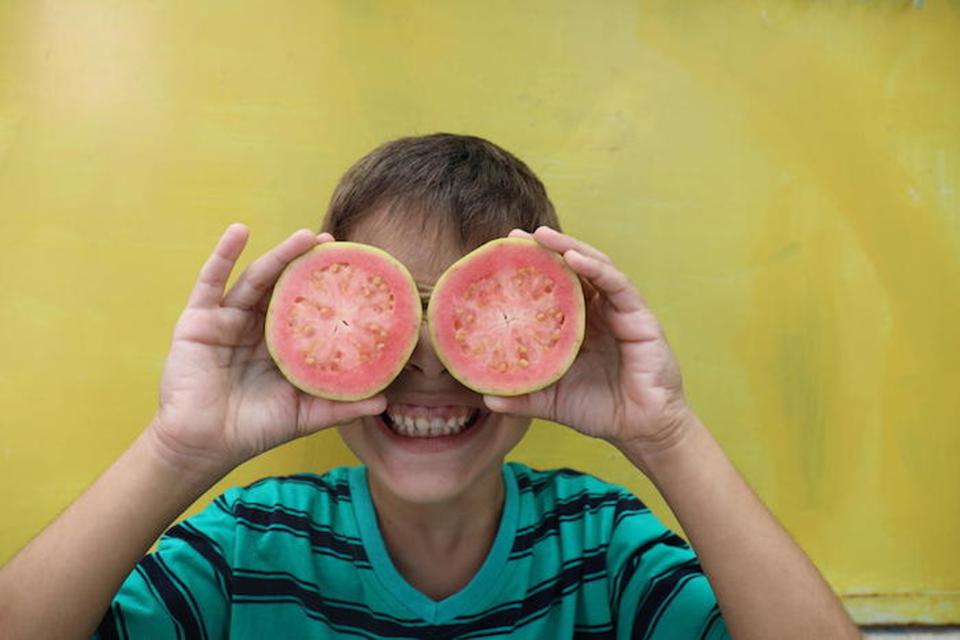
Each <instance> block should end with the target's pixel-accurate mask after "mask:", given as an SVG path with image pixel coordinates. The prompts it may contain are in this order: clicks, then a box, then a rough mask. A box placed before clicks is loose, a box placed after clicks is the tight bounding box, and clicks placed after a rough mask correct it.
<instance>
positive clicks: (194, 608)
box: [155, 553, 207, 640]
mask: <svg viewBox="0 0 960 640" xmlns="http://www.w3.org/2000/svg"><path fill="white" fill-rule="evenodd" d="M155 557H156V560H157V563H158V564H159V565H160V568H161V569H163V571H164V572H165V573H166V574H167V577H168V578H170V580H171V582H173V584H174V586H175V587H176V588H177V590H178V591H179V592H180V593H182V594H183V595H184V596H185V597H186V599H187V604H188V605H189V606H190V611H191V612H192V613H193V617H194V618H195V619H196V620H197V623H198V624H199V626H200V632H201V634H202V636H201V639H200V640H206V638H207V629H206V624H205V623H204V621H203V614H202V613H201V612H200V605H198V604H197V599H196V598H194V597H193V592H192V591H190V587H188V586H187V585H185V584H184V583H183V580H181V579H180V576H178V575H177V574H176V572H174V571H171V570H170V567H169V566H168V565H167V563H166V561H164V559H163V554H159V553H158V554H157V555H156V556H155Z"/></svg>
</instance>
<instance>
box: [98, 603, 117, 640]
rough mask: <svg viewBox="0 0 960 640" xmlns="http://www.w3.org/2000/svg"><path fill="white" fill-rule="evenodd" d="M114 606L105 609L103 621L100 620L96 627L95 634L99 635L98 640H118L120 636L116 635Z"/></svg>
mask: <svg viewBox="0 0 960 640" xmlns="http://www.w3.org/2000/svg"><path fill="white" fill-rule="evenodd" d="M115 606H117V604H116V603H115V604H113V605H111V606H110V608H109V609H107V612H106V613H105V614H104V616H103V619H102V620H100V624H99V625H98V626H97V634H99V636H100V640H120V634H119V633H117V620H116V614H115V612H114V607H115Z"/></svg>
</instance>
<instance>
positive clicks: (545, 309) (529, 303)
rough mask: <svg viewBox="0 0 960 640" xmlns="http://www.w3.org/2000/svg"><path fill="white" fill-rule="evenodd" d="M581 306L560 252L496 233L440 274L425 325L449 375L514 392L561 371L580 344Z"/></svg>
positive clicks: (484, 389)
mask: <svg viewBox="0 0 960 640" xmlns="http://www.w3.org/2000/svg"><path fill="white" fill-rule="evenodd" d="M584 310H585V306H584V298H583V289H582V287H581V285H580V279H579V278H578V277H577V275H576V274H575V273H574V272H573V271H572V270H571V269H570V268H569V267H568V266H567V265H566V263H565V262H564V261H563V258H562V257H561V256H560V255H559V254H558V253H556V252H554V251H550V250H548V249H545V248H544V247H542V246H540V245H539V244H538V243H537V242H535V241H533V240H529V239H527V238H501V239H499V240H493V241H491V242H488V243H486V244H484V245H483V246H481V247H479V248H478V249H475V250H474V251H472V252H470V253H468V254H467V255H466V256H464V257H463V258H461V259H460V260H458V261H457V262H455V263H453V265H451V266H450V268H449V269H447V271H446V272H444V274H443V275H442V276H441V277H440V279H439V280H438V281H437V284H436V285H435V286H434V289H433V293H432V295H431V297H430V304H429V306H428V308H427V325H428V328H429V331H430V338H431V341H432V342H433V348H434V351H435V352H436V354H437V356H438V357H439V358H440V360H441V362H443V364H444V366H446V368H447V371H449V372H450V374H451V375H452V376H453V377H454V378H456V379H457V380H459V381H460V382H461V383H462V384H463V385H464V386H466V387H469V388H470V389H473V390H474V391H477V392H479V393H485V394H490V395H499V396H515V395H521V394H524V393H530V392H533V391H537V390H539V389H543V388H544V387H546V386H548V385H550V384H552V383H554V382H556V381H557V380H558V379H560V377H561V376H563V374H564V373H565V372H566V371H567V369H568V368H569V367H570V365H571V364H572V363H573V361H574V359H575V358H576V356H577V353H578V352H579V350H580V345H581V343H582V342H583V335H584V330H585V326H586V319H585V311H584Z"/></svg>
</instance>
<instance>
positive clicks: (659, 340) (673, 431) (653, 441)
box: [484, 227, 691, 452]
mask: <svg viewBox="0 0 960 640" xmlns="http://www.w3.org/2000/svg"><path fill="white" fill-rule="evenodd" d="M510 235H511V236H513V237H532V238H533V239H534V240H536V241H537V242H539V243H540V244H541V245H543V246H544V247H546V248H548V249H552V250H553V251H556V252H557V253H559V254H561V255H562V256H563V258H564V261H565V262H566V263H567V265H569V266H570V268H571V269H572V270H573V271H574V272H575V273H577V274H578V275H579V276H580V278H581V281H582V282H583V285H584V286H583V289H584V298H585V299H586V305H587V310H586V312H587V313H586V318H587V328H586V334H585V336H584V341H583V346H582V347H581V349H580V353H579V355H578V356H577V358H576V360H575V361H574V362H573V365H572V366H571V367H570V369H569V370H568V371H567V372H566V374H564V376H563V377H562V378H561V379H560V380H558V381H557V382H555V383H554V384H552V385H550V386H549V387H547V388H545V389H542V390H540V391H536V392H534V393H531V394H528V395H523V396H515V397H499V396H484V402H485V403H486V404H487V406H488V407H489V408H490V409H491V410H492V411H496V412H498V413H510V414H515V415H523V416H530V417H535V418H544V419H547V420H552V421H553V422H559V423H561V424H565V425H567V426H569V427H572V428H573V429H575V430H577V431H580V432H581V433H585V434H587V435H589V436H594V437H597V438H602V439H604V440H607V441H609V442H610V443H611V444H613V445H614V446H616V447H618V448H621V449H622V448H624V447H625V446H630V447H631V448H634V449H635V450H640V451H651V452H652V451H656V450H658V449H660V448H662V447H668V446H670V445H671V444H672V443H673V442H675V440H676V439H677V438H678V437H679V436H682V431H683V429H684V428H685V425H686V423H687V419H688V417H689V416H690V414H691V412H690V410H689V408H688V406H687V403H686V399H685V397H684V395H683V384H682V379H681V376H680V368H679V366H678V365H677V361H676V358H674V356H673V352H672V351H671V350H670V346H669V345H668V344H667V339H666V337H665V336H664V334H663V330H662V329H661V328H660V324H659V323H658V322H657V319H656V318H655V317H654V315H653V313H652V312H651V311H650V309H649V308H648V307H647V305H646V303H645V302H644V300H643V298H642V297H641V295H640V292H639V291H637V288H636V287H635V286H634V285H633V283H632V282H630V280H629V278H627V276H626V275H624V273H623V272H621V271H620V270H618V269H617V268H616V267H615V266H614V265H613V262H611V260H610V258H608V257H607V256H606V255H604V254H603V253H601V252H600V251H598V250H597V249H594V248H593V247H591V246H589V245H587V244H586V243H584V242H581V241H579V240H576V239H574V238H572V237H570V236H568V235H565V234H562V233H560V232H558V231H555V230H553V229H550V228H548V227H540V228H538V229H537V230H536V231H535V232H534V233H533V234H529V233H526V232H524V231H520V230H516V229H515V230H514V231H512V232H511V233H510Z"/></svg>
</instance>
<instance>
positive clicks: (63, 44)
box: [0, 0, 960, 622]
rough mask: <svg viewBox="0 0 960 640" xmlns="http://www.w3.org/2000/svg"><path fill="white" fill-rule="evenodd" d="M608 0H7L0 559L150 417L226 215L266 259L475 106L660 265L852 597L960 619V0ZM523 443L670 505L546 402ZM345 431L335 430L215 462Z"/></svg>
mask: <svg viewBox="0 0 960 640" xmlns="http://www.w3.org/2000/svg"><path fill="white" fill-rule="evenodd" d="M918 5H919V6H918ZM721 6H722V7H723V8H722V9H721V8H720V7H721ZM596 7H597V5H595V4H593V3H583V2H562V3H560V2H544V3H522V6H520V7H517V6H515V3H505V2H495V3H467V2H462V3H440V2H436V3H429V4H428V3H383V4H378V3H373V2H341V3H333V2H323V3H318V2H313V1H303V2H288V3H282V4H280V5H278V4H277V3H274V2H266V1H253V0H251V1H243V2H241V1H239V0H238V1H234V2H206V3H192V2H186V1H175V2H174V1H171V2H146V1H145V0H96V1H91V2H82V3H81V2H72V1H70V0H47V1H34V0H6V1H5V2H3V3H0V296H2V297H0V300H2V303H0V487H2V490H0V495H2V497H3V502H4V509H3V514H4V515H3V517H2V518H0V560H4V559H6V558H8V557H9V556H10V555H11V554H12V553H14V551H15V550H16V549H17V548H19V547H20V546H21V545H23V544H24V543H25V542H26V541H27V540H28V539H29V537H30V536H31V535H32V534H33V533H35V532H36V531H38V530H39V529H40V528H41V527H42V526H43V525H44V524H45V523H46V522H48V521H49V520H50V519H51V518H53V517H54V516H55V515H56V514H57V513H58V512H59V511H60V510H61V509H62V508H63V507H64V506H65V505H66V504H67V503H68V502H69V501H70V500H71V499H72V498H73V497H74V496H76V495H77V494H78V493H79V492H80V491H82V489H83V488H84V487H85V486H86V485H87V484H88V483H89V482H91V480H92V479H93V478H94V477H95V476H96V475H97V474H98V473H99V472H100V471H102V470H103V469H104V468H105V467H106V466H107V465H109V464H110V462H111V461H112V460H113V459H114V458H115V457H116V456H117V455H118V454H119V453H120V452H121V451H122V450H123V449H124V448H125V447H126V446H127V445H128V444H129V443H130V442H131V441H132V440H133V439H134V437H135V436H136V434H137V433H138V432H139V431H140V430H141V429H142V428H143V426H144V425H145V424H146V422H147V421H148V420H149V418H150V417H151V415H152V411H153V409H154V407H155V402H156V384H157V380H158V377H159V373H160V368H161V365H162V362H163V358H164V355H165V351H166V348H167V344H168V340H169V335H170V331H171V328H172V326H173V323H174V320H175V318H176V317H177V315H178V313H179V311H180V309H181V306H182V305H183V303H184V300H185V298H186V294H187V292H188V290H189V288H190V285H191V283H192V280H193V278H194V274H195V272H196V270H197V268H198V267H199V265H200V263H201V262H202V260H203V258H204V256H205V255H206V253H207V252H208V250H209V248H210V246H211V244H212V242H213V241H214V240H215V238H216V237H217V235H218V234H219V232H220V231H221V230H222V228H223V227H224V226H225V225H226V224H227V223H229V222H231V221H234V220H241V221H244V222H246V223H247V224H249V225H250V226H251V227H252V229H253V239H252V243H251V247H250V251H249V252H248V256H247V257H246V259H247V260H249V259H250V257H251V256H253V255H256V254H257V253H259V252H262V251H263V250H265V249H266V248H268V247H269V246H271V245H272V244H274V243H275V242H277V241H278V240H280V239H281V238H282V237H284V236H285V235H286V234H287V233H288V232H289V231H291V230H292V229H295V228H297V227H300V226H303V225H317V224H318V223H319V220H320V216H321V214H322V212H323V210H324V208H325V204H326V200H327V198H328V197H329V194H330V192H331V189H332V187H333V185H334V183H335V181H336V180H337V178H338V176H339V175H340V173H341V172H342V171H343V170H344V169H346V167H347V166H348V165H349V164H350V163H351V162H352V161H353V160H355V159H356V158H358V157H359V156H360V155H361V154H362V153H364V152H366V151H367V150H369V149H370V148H372V147H373V146H374V145H376V144H378V143H379V142H382V141H383V140H385V139H388V138H391V137H395V136H399V135H403V134H411V133H426V132H432V131H437V130H449V131H458V132H471V133H476V134H479V135H483V136H486V137H489V138H491V139H493V140H495V141H497V142H499V143H500V144H502V145H504V146H506V147H507V148H509V149H512V150H513V151H515V152H516V153H517V154H518V155H520V156H521V157H523V158H525V159H526V160H527V161H528V162H529V163H530V164H531V165H532V166H533V167H534V169H535V170H536V171H538V172H539V173H540V175H541V176H542V177H543V179H544V181H545V182H546V183H547V186H548V188H549V190H550V192H551V194H552V196H553V198H554V201H555V202H556V203H557V205H558V207H559V209H560V211H561V214H562V217H563V219H564V220H565V223H566V225H567V228H568V229H569V230H571V231H572V232H573V233H575V234H577V235H579V236H582V237H583V238H585V239H587V240H588V241H591V242H593V243H595V244H597V245H598V246H600V247H602V248H603V249H604V250H605V251H607V252H608V253H610V254H611V255H612V256H613V257H614V258H615V260H617V261H618V263H619V264H620V265H621V266H622V267H623V268H624V269H626V270H627V271H628V272H629V274H630V275H631V276H632V277H633V278H635V280H636V281H637V282H638V283H639V285H640V287H641V288H642V290H643V291H644V293H645V294H646V295H647V297H648V298H649V300H650V302H651V304H652V305H653V306H654V309H655V311H656V312H657V313H658V315H659V316H660V318H661V320H662V321H663V323H664V325H665V326H666V328H667V330H668V334H669V336H670V338H671V341H672V344H673V345H674V347H675V349H676V351H677V353H678V356H679V358H680V360H681V363H682V365H683V369H684V372H685V376H686V384H687V388H688V393H689V396H690V398H691V399H692V401H693V402H694V404H695V407H696V408H697V410H698V411H699V412H700V414H701V415H702V417H703V418H704V420H705V421H706V422H707V424H708V425H709V426H710V427H711V428H712V430H713V431H714V433H715V434H716V436H717V437H718V439H719V440H720V441H721V443H722V444H723V445H724V447H725V448H726V450H727V451H728V453H729V454H730V455H731V457H732V458H733V459H734V460H735V462H736V464H737V465H738V466H739V468H740V469H741V470H742V471H743V473H744V474H745V475H746V476H747V477H748V479H749V480H750V481H751V482H752V484H753V485H754V486H755V487H756V488H757V490H758V492H759V493H760V495H761V496H762V497H763V499H764V500H765V501H766V502H767V504H768V505H769V506H770V508H771V509H772V510H773V511H774V512H775V513H776V514H777V515H778V516H779V517H780V518H781V519H782V521H783V522H784V523H785V524H786V526H787V527H788V528H789V529H790V530H791V532H793V534H794V535H795V536H796V537H797V539H798V540H799V541H800V543H801V544H802V545H803V547H804V548H805V549H806V550H807V551H808V552H809V553H810V555H811V556H812V557H813V559H814V560H815V562H816V563H817V564H818V566H820V567H821V568H822V570H823V572H824V573H825V575H826V576H827V578H828V579H829V580H830V582H831V583H832V584H833V585H834V587H835V588H836V589H837V590H839V591H840V592H841V593H842V594H843V595H844V599H845V602H846V603H847V605H848V606H849V607H850V608H851V610H852V611H853V612H854V615H855V616H856V618H857V619H858V620H859V621H861V622H883V621H909V620H923V621H928V622H947V621H951V622H960V547H958V545H957V540H960V464H958V462H957V461H958V457H960V428H958V427H960V394H958V393H957V390H956V386H957V383H958V366H957V360H958V356H960V332H958V330H957V326H958V323H957V317H958V315H960V302H958V301H960V200H958V193H957V190H958V188H960V5H958V4H957V3H955V2H952V3H951V2H927V3H910V2H893V1H890V2H850V3H844V2H834V3H815V4H814V3H805V2H786V1H783V2H776V1H773V0H757V1H755V2H750V3H739V4H736V5H732V4H728V3H719V4H718V3H712V2H682V3H677V2H670V1H666V0H664V1H653V2H643V3H640V2H637V3H627V2H619V3H617V2H608V3H604V4H603V10H602V11H598V10H597V9H596ZM516 457H517V458H520V459H523V460H525V461H527V462H528V463H531V464H534V465H540V466H557V465H567V466H574V467H579V468H582V469H585V470H588V471H593V472H595V473H598V474H600V475H602V476H604V477H606V478H607V479H609V480H612V481H616V482H621V483H624V484H626V485H628V486H630V487H632V488H633V489H635V490H636V491H638V492H639V493H640V495H641V496H642V497H643V498H644V499H645V500H647V501H648V502H649V503H651V505H652V506H654V508H655V509H656V510H657V511H658V513H660V514H661V515H662V516H663V517H664V518H665V519H666V520H667V521H668V523H670V524H672V525H675V521H674V520H673V519H672V518H671V517H670V516H669V514H668V512H667V511H666V509H665V507H664V504H663V502H662V501H661V500H660V499H659V498H658V497H657V496H656V494H655V492H654V491H653V489H652V487H651V486H650V485H649V484H648V483H647V482H646V481H645V480H644V479H642V478H641V477H639V475H638V473H637V472H635V471H634V470H633V469H632V468H631V467H629V466H628V465H627V464H626V463H625V462H624V461H623V460H621V459H620V458H619V457H618V455H617V454H616V452H615V451H614V450H613V449H611V448H609V447H607V446H605V445H603V444H601V443H599V442H592V441H587V440H586V439H585V438H583V437H581V436H577V435H575V434H573V433H571V432H568V431H565V430H564V429H563V428H561V427H558V426H555V425H547V424H544V425H539V426H538V427H537V428H536V429H535V430H534V431H533V432H532V434H531V435H530V437H529V439H528V440H527V441H525V442H524V443H523V444H522V446H521V447H520V448H519V449H518V450H517V452H516ZM350 462H352V460H351V458H350V456H349V454H348V453H347V451H346V450H345V448H344V447H343V446H341V444H340V443H339V442H338V440H337V437H336V435H335V434H334V433H333V432H327V433H323V434H320V435H318V436H316V437H313V438H311V439H309V440H307V441H302V442H297V443H295V444H292V445H289V446H286V447H283V448H281V449H279V450H276V451H274V452H272V453H270V454H268V455H266V456H263V457H262V458H260V459H258V460H255V461H252V462H250V463H249V464H247V465H245V466H244V467H242V468H241V469H239V470H237V471H236V472H235V473H233V474H232V475H231V476H230V477H228V478H227V479H225V480H224V481H223V482H222V483H220V485H218V487H217V489H216V490H218V491H219V490H222V489H223V488H224V487H226V486H228V485H233V484H236V483H244V482H248V481H251V480H252V479H254V478H257V477H260V476H262V475H265V474H274V473H285V472H290V471H296V470H317V471H322V470H323V469H326V468H328V467H330V466H331V465H336V464H343V463H350ZM208 499H209V496H206V497H205V498H204V499H203V501H201V502H204V503H205V502H206V501H207V500H208ZM117 526H118V529H122V526H123V524H122V523H118V524H117Z"/></svg>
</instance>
